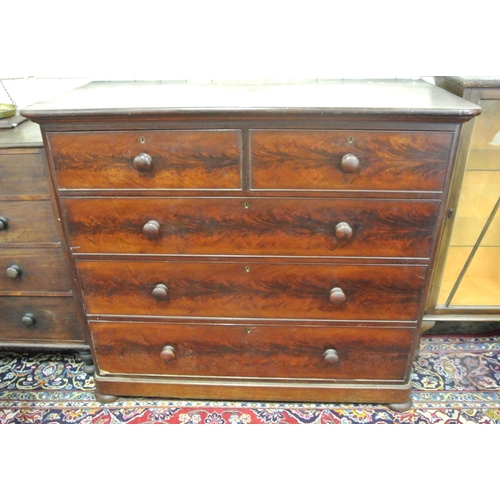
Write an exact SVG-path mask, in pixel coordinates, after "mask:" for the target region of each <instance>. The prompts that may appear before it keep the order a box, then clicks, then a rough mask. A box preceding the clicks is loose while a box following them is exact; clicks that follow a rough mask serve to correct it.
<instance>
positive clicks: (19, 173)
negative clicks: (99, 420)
mask: <svg viewBox="0 0 500 500" xmlns="http://www.w3.org/2000/svg"><path fill="white" fill-rule="evenodd" d="M51 193H52V188H51V183H50V176H49V173H48V169H47V162H46V156H45V152H44V149H43V142H42V137H41V134H40V130H39V126H38V125H36V124H34V123H30V122H25V123H23V124H21V125H19V126H18V127H17V128H15V129H7V130H0V311H1V316H2V319H1V321H0V346H4V347H11V348H12V347H28V346H29V347H55V348H75V349H77V350H85V348H86V346H85V339H84V335H83V329H82V326H81V321H79V320H78V314H77V307H76V304H75V299H74V296H73V292H72V282H71V279H70V276H69V272H68V266H67V263H66V261H65V259H64V257H63V251H62V248H61V242H60V239H61V238H60V233H59V230H58V221H57V217H56V215H55V212H54V206H53V200H52V195H51Z"/></svg>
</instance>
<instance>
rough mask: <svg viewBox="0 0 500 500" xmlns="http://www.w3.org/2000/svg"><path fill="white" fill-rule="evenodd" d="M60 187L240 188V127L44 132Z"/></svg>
mask: <svg viewBox="0 0 500 500" xmlns="http://www.w3.org/2000/svg"><path fill="white" fill-rule="evenodd" d="M47 139H48V143H49V147H50V152H51V154H52V161H53V164H54V167H55V170H56V173H57V182H58V184H59V187H60V188H62V189H122V188H127V189H143V188H159V189H241V155H242V153H241V132H240V131H236V130H223V131H220V130H202V131H186V130H181V131H176V130H162V131H154V130H141V131H131V132H81V133H49V134H47Z"/></svg>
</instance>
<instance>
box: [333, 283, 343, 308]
mask: <svg viewBox="0 0 500 500" xmlns="http://www.w3.org/2000/svg"><path fill="white" fill-rule="evenodd" d="M330 302H331V303H332V304H342V303H343V302H345V293H344V290H342V288H339V287H335V288H332V289H331V290H330Z"/></svg>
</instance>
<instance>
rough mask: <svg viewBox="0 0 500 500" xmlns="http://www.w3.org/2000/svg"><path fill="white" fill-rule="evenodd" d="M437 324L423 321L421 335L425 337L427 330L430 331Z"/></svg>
mask: <svg viewBox="0 0 500 500" xmlns="http://www.w3.org/2000/svg"><path fill="white" fill-rule="evenodd" d="M435 324H436V322H435V321H429V320H425V319H424V320H423V321H422V324H421V325H420V335H423V334H424V333H425V332H426V331H427V330H430V329H431V328H432V327H433V326H434V325H435Z"/></svg>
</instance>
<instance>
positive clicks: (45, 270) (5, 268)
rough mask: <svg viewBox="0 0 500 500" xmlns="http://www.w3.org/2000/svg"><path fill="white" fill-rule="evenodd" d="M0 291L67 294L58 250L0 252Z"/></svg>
mask: <svg viewBox="0 0 500 500" xmlns="http://www.w3.org/2000/svg"><path fill="white" fill-rule="evenodd" d="M0 270H1V272H0V291H1V292H33V291H45V292H50V291H61V292H63V291H68V290H69V289H70V288H71V285H70V279H69V276H68V273H67V270H66V267H65V265H64V260H63V256H62V252H61V249H60V248H36V249H31V248H29V249H28V248H2V249H0Z"/></svg>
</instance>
